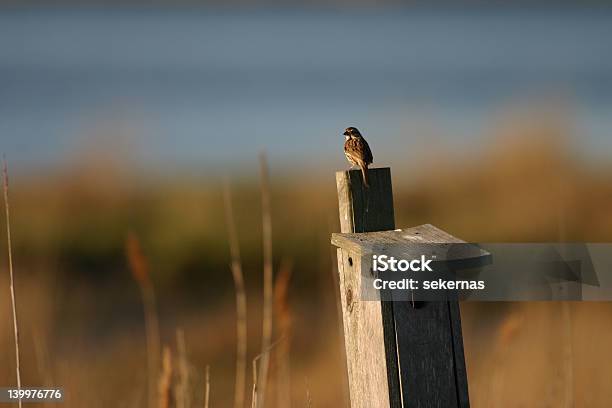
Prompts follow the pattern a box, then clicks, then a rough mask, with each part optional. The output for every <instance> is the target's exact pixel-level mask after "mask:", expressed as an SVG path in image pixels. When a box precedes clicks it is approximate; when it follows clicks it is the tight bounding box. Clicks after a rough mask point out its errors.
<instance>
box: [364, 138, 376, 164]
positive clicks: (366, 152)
mask: <svg viewBox="0 0 612 408" xmlns="http://www.w3.org/2000/svg"><path fill="white" fill-rule="evenodd" d="M361 140H363V158H364V161H365V162H366V164H372V162H373V161H374V157H373V156H372V151H371V150H370V145H368V142H366V140H365V139H364V138H361Z"/></svg>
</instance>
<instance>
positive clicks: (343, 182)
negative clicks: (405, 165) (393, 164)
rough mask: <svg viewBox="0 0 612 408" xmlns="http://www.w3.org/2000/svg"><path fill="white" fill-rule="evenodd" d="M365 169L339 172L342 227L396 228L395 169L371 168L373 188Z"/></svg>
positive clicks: (357, 229) (350, 229) (346, 229)
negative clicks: (394, 210) (365, 180)
mask: <svg viewBox="0 0 612 408" xmlns="http://www.w3.org/2000/svg"><path fill="white" fill-rule="evenodd" d="M361 177H362V176H361V171H359V170H350V171H339V172H337V173H336V185H337V187H338V204H339V209H340V227H341V228H340V230H341V231H342V232H370V231H385V230H392V229H395V213H394V212H393V189H392V187H391V169H389V168H388V167H384V168H376V169H370V170H368V181H369V184H370V187H369V188H366V187H365V186H364V184H363V181H362V179H361Z"/></svg>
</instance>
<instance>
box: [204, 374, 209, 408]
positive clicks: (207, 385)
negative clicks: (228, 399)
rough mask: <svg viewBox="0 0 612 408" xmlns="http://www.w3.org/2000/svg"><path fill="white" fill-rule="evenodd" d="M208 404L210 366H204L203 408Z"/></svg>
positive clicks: (206, 407)
mask: <svg viewBox="0 0 612 408" xmlns="http://www.w3.org/2000/svg"><path fill="white" fill-rule="evenodd" d="M209 402H210V366H209V365H207V366H206V378H205V384H204V408H208V403H209Z"/></svg>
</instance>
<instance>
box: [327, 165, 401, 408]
mask: <svg viewBox="0 0 612 408" xmlns="http://www.w3.org/2000/svg"><path fill="white" fill-rule="evenodd" d="M368 176H369V184H370V187H369V188H367V189H366V188H365V187H364V186H363V183H362V182H361V173H360V171H358V170H355V171H344V172H337V173H336V184H337V188H338V208H339V215H340V227H341V231H342V232H346V233H354V232H368V231H381V230H392V229H394V228H395V215H394V212H393V191H392V187H391V171H390V169H388V168H381V169H370V170H369V173H368ZM361 267H362V263H361V260H360V256H359V255H357V254H355V253H352V252H351V251H350V250H349V249H341V248H339V249H338V272H339V274H340V279H339V280H340V293H341V301H342V315H343V327H344V339H345V347H346V355H347V367H348V376H349V391H350V399H351V407H352V408H355V407H364V408H370V407H392V408H401V389H400V382H399V366H398V361H397V346H396V343H395V319H394V318H393V307H392V304H391V303H390V302H360V301H359V295H360V293H361V283H362V282H361V277H362V275H361V272H360V271H361V269H360V268H361ZM383 378H384V381H381V379H383Z"/></svg>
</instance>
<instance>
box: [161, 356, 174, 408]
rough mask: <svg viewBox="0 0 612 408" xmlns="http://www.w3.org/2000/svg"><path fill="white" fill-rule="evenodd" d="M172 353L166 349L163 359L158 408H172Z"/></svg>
mask: <svg viewBox="0 0 612 408" xmlns="http://www.w3.org/2000/svg"><path fill="white" fill-rule="evenodd" d="M172 372H173V367H172V352H171V351H170V348H169V347H164V354H163V357H162V371H161V375H160V377H159V383H158V393H159V396H158V398H159V399H158V407H159V408H170V407H171V404H172Z"/></svg>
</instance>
